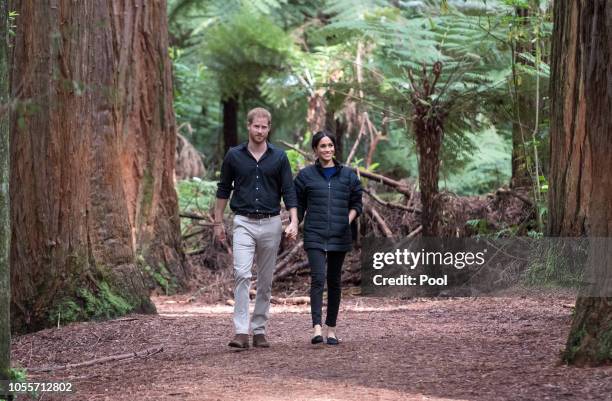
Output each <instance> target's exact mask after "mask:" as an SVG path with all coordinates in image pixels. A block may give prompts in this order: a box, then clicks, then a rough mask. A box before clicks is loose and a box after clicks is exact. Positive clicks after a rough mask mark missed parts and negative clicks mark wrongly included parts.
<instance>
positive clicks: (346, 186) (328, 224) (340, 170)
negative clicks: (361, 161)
mask: <svg viewBox="0 0 612 401" xmlns="http://www.w3.org/2000/svg"><path fill="white" fill-rule="evenodd" d="M334 163H335V165H336V168H337V170H336V172H335V173H334V175H332V176H331V178H330V180H329V181H328V180H327V179H326V178H325V176H324V175H323V168H322V167H321V165H320V164H319V160H317V161H316V162H315V164H313V165H310V166H308V167H305V168H303V169H301V170H300V172H299V173H298V175H297V177H296V178H295V190H296V192H297V197H298V218H299V219H300V221H302V219H304V214H306V220H305V221H304V248H305V249H313V248H314V249H322V250H324V251H345V252H346V251H350V250H351V243H352V241H351V239H352V238H351V229H350V225H349V222H348V215H349V210H350V209H355V211H356V212H357V215H360V214H361V212H362V203H361V193H362V190H361V183H360V182H359V178H357V174H355V172H354V171H353V170H352V169H350V168H348V167H346V166H343V165H341V164H340V163H338V162H337V161H336V160H334Z"/></svg>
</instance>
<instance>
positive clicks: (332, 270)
mask: <svg viewBox="0 0 612 401" xmlns="http://www.w3.org/2000/svg"><path fill="white" fill-rule="evenodd" d="M306 252H307V253H308V263H309V264H310V313H311V314H312V325H313V326H315V325H317V324H321V309H322V308H323V287H324V285H325V270H326V269H325V265H326V264H327V317H326V318H325V324H326V325H327V326H329V327H336V319H337V318H338V309H340V297H341V288H340V280H341V275H342V263H343V262H344V256H345V255H346V252H332V251H329V252H325V251H323V250H321V249H307V250H306Z"/></svg>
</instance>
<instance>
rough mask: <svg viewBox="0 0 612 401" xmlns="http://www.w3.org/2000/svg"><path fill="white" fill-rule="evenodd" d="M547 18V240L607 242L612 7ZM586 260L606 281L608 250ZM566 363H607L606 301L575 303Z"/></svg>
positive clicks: (558, 9) (599, 0) (609, 317)
mask: <svg viewBox="0 0 612 401" xmlns="http://www.w3.org/2000/svg"><path fill="white" fill-rule="evenodd" d="M554 14H555V24H554V33H553V51H552V54H553V56H552V69H553V71H552V85H551V88H552V89H551V99H552V116H551V156H552V164H551V173H552V180H551V188H552V189H553V191H552V192H551V193H550V210H551V212H552V213H550V230H551V234H553V235H565V236H572V235H583V234H587V235H588V236H590V237H612V179H611V178H610V172H611V171H612V157H610V155H612V120H610V116H611V115H612V91H611V90H610V87H611V85H612V59H611V55H612V2H610V1H606V0H577V1H573V2H564V1H556V2H555V3H554ZM602 252H603V254H602ZM589 260H590V262H591V263H593V262H597V264H595V268H596V269H597V272H598V274H599V276H598V277H596V282H595V283H594V285H598V283H609V282H610V273H611V272H612V249H610V247H607V248H602V247H595V246H591V248H590V252H589ZM592 290H593V288H591V291H592ZM565 359H566V361H568V362H570V363H575V364H579V365H582V364H599V363H609V362H610V361H612V298H605V297H579V298H578V300H577V302H576V313H575V315H574V319H573V322H572V327H571V330H570V335H569V339H568V342H567V348H566V352H565Z"/></svg>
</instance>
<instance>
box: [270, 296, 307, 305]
mask: <svg viewBox="0 0 612 401" xmlns="http://www.w3.org/2000/svg"><path fill="white" fill-rule="evenodd" d="M270 303H273V304H276V305H279V304H281V305H308V304H310V297H289V298H278V297H272V298H271V299H270Z"/></svg>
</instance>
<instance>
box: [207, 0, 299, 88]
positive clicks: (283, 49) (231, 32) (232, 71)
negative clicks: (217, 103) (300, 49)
mask: <svg viewBox="0 0 612 401" xmlns="http://www.w3.org/2000/svg"><path fill="white" fill-rule="evenodd" d="M292 46H293V43H292V41H291V38H290V37H289V36H288V35H287V34H286V33H285V32H284V31H283V30H282V29H281V28H279V27H278V26H277V25H276V24H275V23H274V22H273V21H272V20H271V19H270V18H268V17H267V16H265V15H257V14H253V13H248V12H244V11H241V12H240V13H237V14H235V15H234V16H233V17H232V18H231V19H229V20H228V21H227V22H226V23H224V24H219V25H216V26H215V27H213V28H211V29H210V30H209V31H208V32H207V41H206V45H205V47H204V55H205V58H206V61H207V65H208V67H209V68H210V70H211V71H212V72H213V73H214V74H215V75H216V76H217V79H218V85H219V88H220V90H221V94H222V96H223V97H230V96H235V95H239V94H243V93H244V92H246V91H249V90H253V89H255V87H256V86H257V83H258V82H259V79H260V77H261V76H262V75H264V74H267V73H273V72H275V71H278V70H279V69H280V68H281V66H282V65H283V63H284V62H285V60H286V59H287V57H288V56H289V53H290V49H291V47H292Z"/></svg>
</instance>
